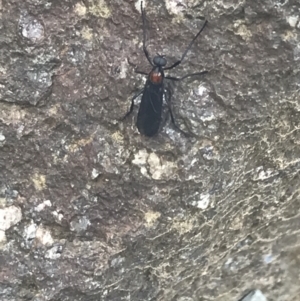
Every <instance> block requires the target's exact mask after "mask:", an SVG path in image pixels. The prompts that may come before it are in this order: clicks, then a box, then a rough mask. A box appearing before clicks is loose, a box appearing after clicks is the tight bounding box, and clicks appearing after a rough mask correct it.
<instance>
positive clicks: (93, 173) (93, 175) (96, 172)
mask: <svg viewBox="0 0 300 301" xmlns="http://www.w3.org/2000/svg"><path fill="white" fill-rule="evenodd" d="M99 174H100V173H99V171H98V170H97V169H96V168H93V170H92V179H93V180H95V179H96V178H97V177H98V176H99Z"/></svg>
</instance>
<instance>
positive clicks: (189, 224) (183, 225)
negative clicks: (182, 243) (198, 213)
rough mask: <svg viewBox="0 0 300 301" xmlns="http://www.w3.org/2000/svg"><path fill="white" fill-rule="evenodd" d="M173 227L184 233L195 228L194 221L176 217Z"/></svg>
mask: <svg viewBox="0 0 300 301" xmlns="http://www.w3.org/2000/svg"><path fill="white" fill-rule="evenodd" d="M172 228H173V229H175V230H176V231H177V232H178V233H179V234H181V235H182V234H185V233H188V232H190V231H191V230H192V229H193V228H194V221H193V220H179V219H176V220H174V222H173V225H172Z"/></svg>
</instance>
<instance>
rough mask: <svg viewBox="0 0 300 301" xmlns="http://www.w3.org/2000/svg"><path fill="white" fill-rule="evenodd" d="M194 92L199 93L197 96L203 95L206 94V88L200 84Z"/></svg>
mask: <svg viewBox="0 0 300 301" xmlns="http://www.w3.org/2000/svg"><path fill="white" fill-rule="evenodd" d="M196 94H197V95H199V96H203V95H205V94H207V89H206V87H204V86H202V85H200V86H199V87H198V89H197V92H196Z"/></svg>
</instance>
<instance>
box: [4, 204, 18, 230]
mask: <svg viewBox="0 0 300 301" xmlns="http://www.w3.org/2000/svg"><path fill="white" fill-rule="evenodd" d="M21 219H22V211H21V209H20V208H19V207H16V206H10V207H7V208H3V209H0V230H2V231H6V230H7V229H9V228H10V227H12V226H14V225H16V224H17V223H18V222H19V221H20V220H21Z"/></svg>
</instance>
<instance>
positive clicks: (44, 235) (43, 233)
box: [36, 226, 54, 246]
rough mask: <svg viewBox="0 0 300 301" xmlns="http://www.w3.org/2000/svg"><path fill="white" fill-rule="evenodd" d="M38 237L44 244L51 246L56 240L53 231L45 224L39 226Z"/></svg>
mask: <svg viewBox="0 0 300 301" xmlns="http://www.w3.org/2000/svg"><path fill="white" fill-rule="evenodd" d="M36 239H37V240H38V241H39V242H40V243H41V244H42V245H44V246H51V245H52V244H53V242H54V240H53V238H52V235H51V232H50V231H49V230H48V229H47V228H44V227H43V226H39V227H38V228H37V230H36Z"/></svg>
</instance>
